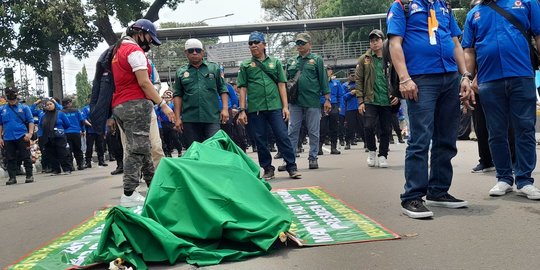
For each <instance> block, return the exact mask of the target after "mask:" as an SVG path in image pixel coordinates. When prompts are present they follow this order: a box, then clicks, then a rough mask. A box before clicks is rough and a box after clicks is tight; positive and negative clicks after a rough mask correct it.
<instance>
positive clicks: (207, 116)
mask: <svg viewBox="0 0 540 270" xmlns="http://www.w3.org/2000/svg"><path fill="white" fill-rule="evenodd" d="M175 78H176V79H175V82H174V96H175V97H177V96H178V97H182V112H181V115H182V121H183V122H187V123H219V100H218V95H220V94H221V93H228V91H227V86H226V85H225V82H224V80H223V78H222V77H221V74H220V69H219V66H218V64H216V63H212V62H207V61H203V63H202V64H201V65H200V66H199V68H195V67H194V66H192V65H190V64H187V65H184V66H182V67H181V68H179V69H178V71H176V77H175Z"/></svg>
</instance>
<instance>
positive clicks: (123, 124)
mask: <svg viewBox="0 0 540 270" xmlns="http://www.w3.org/2000/svg"><path fill="white" fill-rule="evenodd" d="M153 110H154V108H153V106H152V103H151V102H150V101H149V100H146V99H137V100H131V101H128V102H125V103H122V104H120V105H118V106H116V107H115V108H114V109H113V116H114V118H115V120H116V122H117V123H118V126H119V128H120V132H123V133H124V134H125V138H126V141H125V142H124V141H123V142H122V143H123V144H124V145H125V149H126V151H125V152H124V190H125V191H134V190H135V188H136V187H137V186H139V179H140V174H141V173H142V175H143V179H144V181H145V182H146V184H147V185H150V182H151V181H152V177H154V164H153V163H152V158H151V154H150V151H151V148H152V147H151V143H150V117H151V114H152V111H153Z"/></svg>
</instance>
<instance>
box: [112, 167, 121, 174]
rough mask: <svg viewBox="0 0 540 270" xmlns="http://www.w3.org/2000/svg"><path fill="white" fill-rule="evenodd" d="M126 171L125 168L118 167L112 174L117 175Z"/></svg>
mask: <svg viewBox="0 0 540 270" xmlns="http://www.w3.org/2000/svg"><path fill="white" fill-rule="evenodd" d="M122 173H124V168H116V169H115V170H114V171H112V172H111V175H117V174H122Z"/></svg>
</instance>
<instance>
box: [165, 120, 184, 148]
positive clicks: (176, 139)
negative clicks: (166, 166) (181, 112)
mask: <svg viewBox="0 0 540 270" xmlns="http://www.w3.org/2000/svg"><path fill="white" fill-rule="evenodd" d="M161 126H162V128H161V132H162V134H163V138H162V142H163V152H164V153H165V156H166V157H170V156H171V153H172V151H173V150H174V149H176V151H178V154H181V153H182V144H181V143H180V136H179V134H178V131H177V130H176V129H174V124H173V123H170V122H162V123H161Z"/></svg>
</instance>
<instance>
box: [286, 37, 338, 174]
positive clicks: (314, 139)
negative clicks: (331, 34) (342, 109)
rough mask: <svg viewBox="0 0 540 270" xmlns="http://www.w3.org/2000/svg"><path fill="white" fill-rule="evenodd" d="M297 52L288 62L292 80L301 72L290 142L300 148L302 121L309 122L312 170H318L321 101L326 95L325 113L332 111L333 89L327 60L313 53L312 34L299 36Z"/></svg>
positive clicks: (293, 107)
mask: <svg viewBox="0 0 540 270" xmlns="http://www.w3.org/2000/svg"><path fill="white" fill-rule="evenodd" d="M296 50H297V51H298V56H296V57H292V58H290V59H289V60H288V61H287V67H286V70H287V76H288V79H291V78H294V77H295V75H296V73H297V72H298V71H300V72H301V75H300V77H299V79H298V99H297V100H291V101H290V104H289V111H290V113H291V116H290V119H289V139H290V140H291V143H292V145H297V143H298V137H299V135H300V128H301V126H302V119H304V118H305V119H306V126H307V129H308V135H309V157H308V160H309V168H310V169H317V168H319V164H318V163H317V153H318V152H319V131H320V120H321V109H320V106H321V104H320V98H321V96H324V98H325V101H324V105H323V110H324V112H325V113H328V112H330V110H331V109H332V105H331V104H330V90H329V88H328V76H327V74H326V70H325V68H324V62H323V59H322V58H321V57H320V56H319V55H317V54H314V53H311V36H310V35H309V34H308V33H300V34H298V35H297V36H296Z"/></svg>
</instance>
